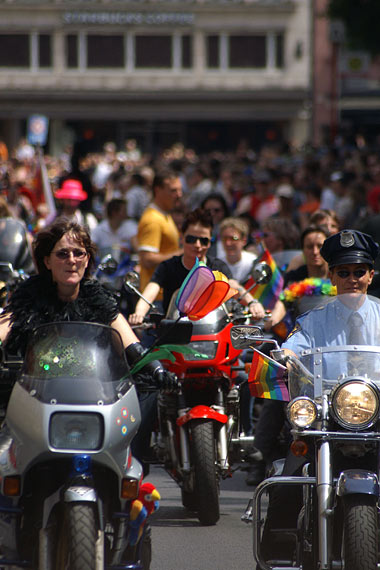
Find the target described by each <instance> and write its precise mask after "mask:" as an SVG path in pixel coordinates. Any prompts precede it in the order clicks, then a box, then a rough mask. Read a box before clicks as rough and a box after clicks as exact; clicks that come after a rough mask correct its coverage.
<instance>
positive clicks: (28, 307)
mask: <svg viewBox="0 0 380 570" xmlns="http://www.w3.org/2000/svg"><path fill="white" fill-rule="evenodd" d="M6 312H7V313H10V315H11V323H12V328H11V332H10V334H9V336H8V339H7V343H6V347H7V350H8V351H9V352H10V353H11V354H20V355H24V353H25V348H26V343H27V340H28V335H29V334H30V333H31V332H32V331H33V330H34V329H35V328H36V327H37V326H38V325H42V324H45V323H51V322H56V321H86V322H91V323H100V324H104V325H109V324H110V323H111V322H112V321H113V320H114V319H115V318H116V317H117V315H118V313H119V309H118V306H117V301H116V299H115V298H114V296H113V295H112V293H110V292H109V291H107V290H106V289H105V288H104V287H102V285H101V284H100V283H99V282H98V281H96V280H95V279H85V280H83V281H82V282H81V285H80V291H79V295H78V297H77V299H75V301H70V302H63V301H61V300H60V299H59V298H58V295H57V288H56V285H55V283H53V282H52V281H51V280H50V279H48V278H44V277H41V276H40V275H35V276H33V277H30V278H29V279H28V280H27V281H24V282H23V283H21V285H20V286H19V287H18V288H17V289H16V290H15V291H14V293H13V294H12V296H11V298H10V300H9V304H8V305H7V307H6Z"/></svg>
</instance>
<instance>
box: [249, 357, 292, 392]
mask: <svg viewBox="0 0 380 570" xmlns="http://www.w3.org/2000/svg"><path fill="white" fill-rule="evenodd" d="M286 370H287V369H286V367H285V366H282V364H279V363H278V362H276V361H275V360H273V358H270V357H269V356H266V355H265V354H263V353H262V352H260V351H259V350H256V349H255V350H254V351H253V358H252V364H251V369H250V371H249V375H248V386H249V391H250V393H251V395H252V396H255V397H257V398H266V399H268V400H282V401H283V402H289V400H290V398H289V392H288V388H287V387H286V384H285V381H284V376H285V372H286Z"/></svg>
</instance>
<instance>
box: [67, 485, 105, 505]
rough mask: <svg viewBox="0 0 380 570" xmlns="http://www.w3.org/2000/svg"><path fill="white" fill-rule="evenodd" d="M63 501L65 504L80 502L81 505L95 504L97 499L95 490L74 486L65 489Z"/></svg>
mask: <svg viewBox="0 0 380 570" xmlns="http://www.w3.org/2000/svg"><path fill="white" fill-rule="evenodd" d="M63 500H64V502H65V503H74V502H76V501H80V502H81V503H96V502H97V500H98V497H97V494H96V491H95V489H92V488H91V487H84V486H82V487H81V486H79V485H74V486H72V487H69V488H68V489H66V491H65V495H64V499H63Z"/></svg>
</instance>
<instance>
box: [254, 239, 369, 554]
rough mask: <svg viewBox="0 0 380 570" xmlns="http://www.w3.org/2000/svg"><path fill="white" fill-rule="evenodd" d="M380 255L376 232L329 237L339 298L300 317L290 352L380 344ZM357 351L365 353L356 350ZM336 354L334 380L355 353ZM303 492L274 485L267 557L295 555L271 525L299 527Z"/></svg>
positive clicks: (295, 463)
mask: <svg viewBox="0 0 380 570" xmlns="http://www.w3.org/2000/svg"><path fill="white" fill-rule="evenodd" d="M378 253H379V246H378V244H377V243H376V242H374V241H373V239H372V238H371V236H369V235H367V234H363V233H361V232H358V231H355V230H343V231H341V232H339V233H337V234H334V235H332V236H330V237H329V238H327V239H326V240H325V241H324V243H323V245H322V248H321V254H322V256H323V258H324V259H325V260H326V261H327V263H328V265H329V277H330V280H331V282H332V284H333V285H335V286H336V289H337V295H338V296H337V297H332V298H331V302H329V303H327V304H326V305H323V306H320V307H319V308H315V309H313V310H311V311H309V312H307V313H304V314H303V315H301V316H300V317H299V318H298V319H297V321H296V325H295V327H294V329H293V331H292V332H291V333H290V335H289V336H288V338H287V339H286V341H285V342H284V343H283V344H282V347H281V348H282V349H285V353H287V354H296V355H300V354H301V352H302V351H303V350H305V349H308V348H317V347H327V346H342V345H351V344H352V345H361V344H368V345H379V344H380V303H379V302H376V300H372V299H370V298H369V297H367V289H368V286H369V285H370V283H371V281H372V279H373V275H374V270H373V266H374V262H375V259H376V257H377V255H378ZM352 354H353V355H354V356H356V354H359V357H360V353H355V351H352ZM331 356H332V358H331V360H330V359H329V360H328V361H325V365H326V367H327V369H328V374H329V376H330V377H331V378H332V377H338V376H339V374H341V373H347V372H349V370H350V366H352V361H351V353H350V355H349V356H350V358H349V359H348V360H345V362H344V363H343V362H340V361H339V356H337V355H336V353H332V354H331ZM354 363H355V362H354ZM345 367H346V369H345ZM307 461H309V458H307V457H295V456H294V455H292V454H291V453H289V454H288V456H287V458H286V461H285V465H284V469H283V472H282V474H283V475H301V471H302V465H303V464H304V463H305V462H307ZM301 495H302V494H301V492H300V489H299V488H298V486H297V487H291V486H287V485H279V486H277V487H276V488H274V489H273V491H272V493H271V495H270V501H269V505H268V510H267V519H266V522H265V526H264V533H263V537H262V544H261V549H262V554H263V556H264V559H266V560H269V559H272V558H276V556H277V555H279V556H280V557H282V556H287V555H288V556H291V555H292V550H293V546H292V544H290V543H286V542H284V540H283V539H282V538H281V537H279V535H278V533H277V534H276V533H274V534H273V533H272V532H271V531H270V529H271V530H273V529H279V528H281V529H286V528H295V527H296V525H297V517H298V514H299V510H300V508H301V506H302V496H301ZM284 536H285V535H284Z"/></svg>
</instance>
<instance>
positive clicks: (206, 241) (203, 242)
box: [185, 234, 210, 247]
mask: <svg viewBox="0 0 380 570" xmlns="http://www.w3.org/2000/svg"><path fill="white" fill-rule="evenodd" d="M198 239H199V241H200V244H201V245H203V247H207V246H208V244H209V243H210V238H208V237H199V236H192V235H190V234H189V235H187V236H185V242H186V243H191V244H193V243H195V242H196V241H197V240H198Z"/></svg>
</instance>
